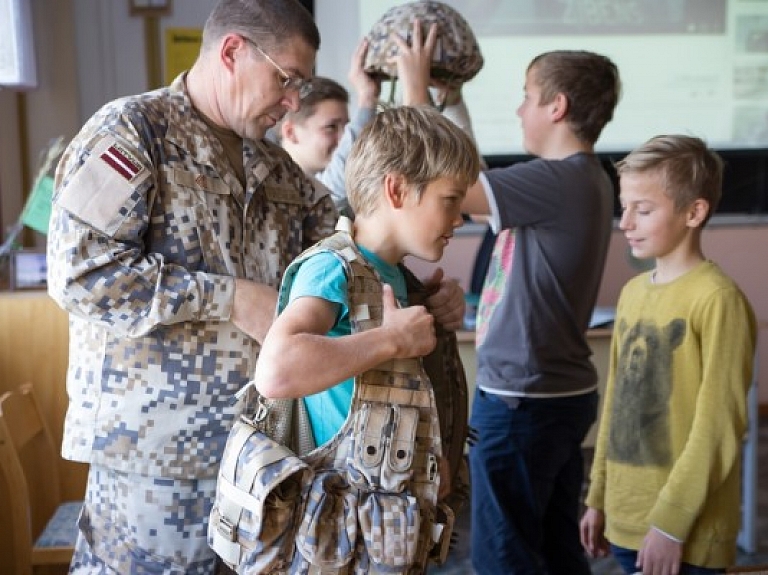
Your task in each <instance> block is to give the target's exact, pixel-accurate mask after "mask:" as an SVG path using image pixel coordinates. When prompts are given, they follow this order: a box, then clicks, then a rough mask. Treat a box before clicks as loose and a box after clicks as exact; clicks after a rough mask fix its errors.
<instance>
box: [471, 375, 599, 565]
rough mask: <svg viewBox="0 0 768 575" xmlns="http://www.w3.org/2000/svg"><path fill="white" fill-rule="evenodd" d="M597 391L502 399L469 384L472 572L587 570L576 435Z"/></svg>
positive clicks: (584, 427)
mask: <svg viewBox="0 0 768 575" xmlns="http://www.w3.org/2000/svg"><path fill="white" fill-rule="evenodd" d="M596 417H597V393H596V392H595V393H589V394H587V395H580V396H575V397H566V398H553V399H529V398H521V399H520V400H519V401H518V400H511V401H510V400H508V399H505V398H502V397H500V396H497V395H494V394H489V393H485V392H483V391H481V390H479V389H478V390H477V391H476V392H475V398H474V401H473V405H472V417H471V421H470V424H471V426H472V427H473V428H474V430H475V431H476V432H477V435H478V439H477V442H476V443H475V445H473V446H472V447H471V448H470V451H469V461H470V472H471V482H470V483H471V486H472V504H471V510H472V566H473V567H474V569H475V571H476V572H477V573H479V574H486V573H487V574H493V575H497V574H498V575H508V574H510V573H514V574H515V575H589V574H590V569H589V563H588V561H587V559H586V557H585V555H584V549H583V548H582V546H581V542H580V541H579V509H580V507H579V505H580V499H581V489H582V482H583V479H584V477H583V476H584V462H583V459H582V453H581V442H582V441H583V440H584V437H585V436H586V434H587V432H588V431H589V428H590V426H591V425H592V423H593V422H594V421H595V419H596Z"/></svg>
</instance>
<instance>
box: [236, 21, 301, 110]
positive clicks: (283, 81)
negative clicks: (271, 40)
mask: <svg viewBox="0 0 768 575" xmlns="http://www.w3.org/2000/svg"><path fill="white" fill-rule="evenodd" d="M242 38H243V40H245V41H246V42H248V43H249V44H250V45H251V46H253V47H254V48H256V51H257V52H258V53H259V54H261V55H262V56H263V57H264V59H265V60H266V61H267V62H269V63H270V64H272V66H274V68H275V70H277V73H278V74H280V87H281V88H282V89H283V90H290V91H295V92H298V93H299V99H304V98H306V97H307V96H309V94H310V92H312V81H311V80H306V79H304V78H299V77H298V76H291V75H290V74H288V72H286V71H285V70H283V68H282V67H281V66H280V64H278V63H277V62H275V61H274V60H273V59H272V58H270V56H269V54H267V53H266V52H265V51H264V50H262V49H261V48H259V45H258V44H257V43H256V42H254V41H253V40H251V39H250V38H248V37H247V36H243V37H242Z"/></svg>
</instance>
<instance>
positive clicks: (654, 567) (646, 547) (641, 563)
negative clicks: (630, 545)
mask: <svg viewBox="0 0 768 575" xmlns="http://www.w3.org/2000/svg"><path fill="white" fill-rule="evenodd" d="M682 560H683V544H682V543H679V542H677V541H675V540H674V539H670V538H669V537H667V536H666V535H664V533H662V532H661V531H659V530H657V529H654V528H653V527H651V528H650V529H649V530H648V533H647V535H646V536H645V539H644V540H643V545H642V546H641V547H640V550H639V551H638V552H637V567H638V568H639V569H642V571H643V575H677V574H678V573H680V563H681V562H682Z"/></svg>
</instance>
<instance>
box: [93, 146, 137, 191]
mask: <svg viewBox="0 0 768 575" xmlns="http://www.w3.org/2000/svg"><path fill="white" fill-rule="evenodd" d="M100 158H101V159H102V160H104V162H106V163H107V165H109V167H110V168H112V169H113V170H115V171H116V172H117V173H118V174H120V175H121V176H122V177H123V178H125V179H126V180H128V181H129V182H130V181H132V180H133V179H134V178H135V177H136V176H138V175H139V174H141V172H143V171H144V166H142V165H141V164H140V163H139V162H138V161H137V160H136V158H134V157H133V155H132V154H131V153H130V152H129V151H128V150H126V149H125V148H124V147H122V146H121V145H120V144H117V143H115V144H112V145H111V146H109V147H108V148H107V149H106V150H104V152H102V154H101V156H100Z"/></svg>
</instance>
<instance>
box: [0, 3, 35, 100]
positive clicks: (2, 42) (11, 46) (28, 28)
mask: <svg viewBox="0 0 768 575" xmlns="http://www.w3.org/2000/svg"><path fill="white" fill-rule="evenodd" d="M0 87H7V88H23V89H29V88H35V87H37V70H36V68H35V50H34V38H33V35H32V11H31V7H30V0H0Z"/></svg>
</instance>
